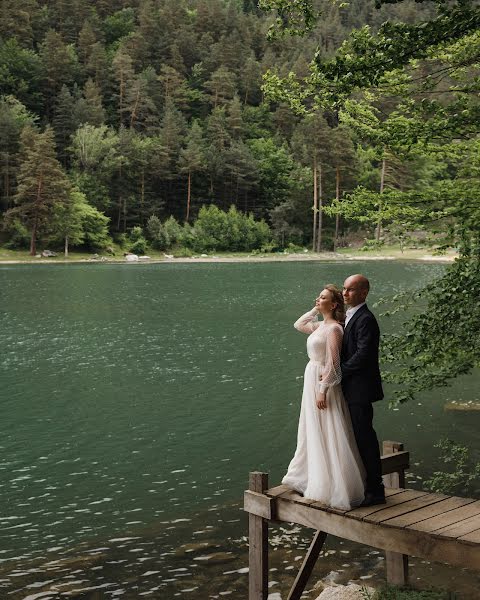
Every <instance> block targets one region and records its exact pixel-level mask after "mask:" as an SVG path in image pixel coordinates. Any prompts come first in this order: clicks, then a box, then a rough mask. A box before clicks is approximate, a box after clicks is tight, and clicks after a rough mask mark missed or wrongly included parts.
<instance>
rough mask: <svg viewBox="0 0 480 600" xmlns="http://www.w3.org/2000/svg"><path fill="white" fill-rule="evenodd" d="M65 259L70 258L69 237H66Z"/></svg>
mask: <svg viewBox="0 0 480 600" xmlns="http://www.w3.org/2000/svg"><path fill="white" fill-rule="evenodd" d="M65 258H68V235H66V236H65Z"/></svg>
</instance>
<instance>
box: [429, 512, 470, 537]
mask: <svg viewBox="0 0 480 600" xmlns="http://www.w3.org/2000/svg"><path fill="white" fill-rule="evenodd" d="M476 529H480V515H474V516H473V517H469V518H468V519H464V520H463V521H460V522H458V523H454V524H453V525H447V526H446V527H442V528H441V529H436V530H435V532H434V534H435V535H442V536H447V537H452V538H457V537H462V536H463V535H467V534H468V533H471V532H472V531H475V530H476Z"/></svg>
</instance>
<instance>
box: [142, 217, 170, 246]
mask: <svg viewBox="0 0 480 600" xmlns="http://www.w3.org/2000/svg"><path fill="white" fill-rule="evenodd" d="M147 237H148V239H149V240H150V242H151V244H152V247H153V248H156V249H157V250H165V249H166V248H168V247H169V246H170V238H169V236H168V234H167V232H166V228H165V226H164V225H162V222H161V221H160V219H159V218H158V217H157V216H155V215H152V216H151V217H150V218H149V219H148V221H147Z"/></svg>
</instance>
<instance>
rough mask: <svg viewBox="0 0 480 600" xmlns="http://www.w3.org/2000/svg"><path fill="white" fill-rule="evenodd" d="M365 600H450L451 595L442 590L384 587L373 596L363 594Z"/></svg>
mask: <svg viewBox="0 0 480 600" xmlns="http://www.w3.org/2000/svg"><path fill="white" fill-rule="evenodd" d="M363 597H364V599H365V600H450V598H451V595H450V594H449V593H448V592H445V591H444V590H438V589H430V590H416V589H413V588H410V587H397V586H392V585H384V586H382V587H381V588H379V589H377V590H375V592H374V593H373V594H367V593H364V594H363Z"/></svg>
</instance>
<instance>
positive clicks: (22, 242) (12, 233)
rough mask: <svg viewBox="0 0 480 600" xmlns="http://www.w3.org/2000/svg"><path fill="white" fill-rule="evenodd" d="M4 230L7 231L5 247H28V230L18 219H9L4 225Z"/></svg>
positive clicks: (12, 248)
mask: <svg viewBox="0 0 480 600" xmlns="http://www.w3.org/2000/svg"><path fill="white" fill-rule="evenodd" d="M4 230H5V231H7V232H8V234H9V239H8V241H7V243H6V244H5V248H9V249H11V250H16V249H18V248H28V246H29V244H30V232H29V231H28V229H27V227H26V226H25V225H24V224H23V223H22V222H21V221H20V219H11V220H9V221H8V222H7V223H6V224H5V225H4Z"/></svg>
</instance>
